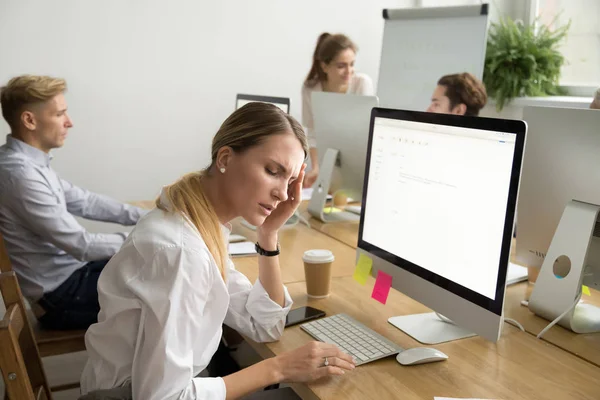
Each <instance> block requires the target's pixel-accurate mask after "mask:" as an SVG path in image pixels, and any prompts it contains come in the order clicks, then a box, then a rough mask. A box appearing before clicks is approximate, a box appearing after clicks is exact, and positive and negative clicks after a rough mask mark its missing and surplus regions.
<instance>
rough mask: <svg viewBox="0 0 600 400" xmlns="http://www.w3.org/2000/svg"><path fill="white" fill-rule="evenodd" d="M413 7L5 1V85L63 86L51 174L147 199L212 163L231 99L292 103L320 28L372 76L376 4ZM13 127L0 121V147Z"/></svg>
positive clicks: (377, 0) (272, 1)
mask: <svg viewBox="0 0 600 400" xmlns="http://www.w3.org/2000/svg"><path fill="white" fill-rule="evenodd" d="M412 4H413V1H412V0H370V1H368V2H367V1H364V0H328V1H319V0H302V1H282V0H255V1H246V0H222V1H210V2H209V1H198V0H170V1H168V2H167V1H157V0H102V1H100V0H93V1H92V0H89V1H80V0H52V1H45V0H38V1H34V0H1V1H0V82H2V83H5V82H6V81H7V80H8V79H9V78H10V77H12V76H15V75H19V74H23V73H33V74H49V75H55V76H60V77H64V78H66V79H67V82H68V85H69V91H68V94H67V101H68V103H69V113H70V115H71V117H72V118H73V120H74V123H75V126H74V128H73V129H71V131H70V132H71V134H70V136H69V137H68V139H67V142H66V145H65V146H64V148H63V149H61V150H58V151H56V152H55V156H56V157H55V159H54V161H53V166H54V168H55V169H56V170H57V171H58V173H59V174H60V175H61V176H63V177H64V178H66V179H69V180H71V181H72V182H74V183H76V184H79V185H81V186H84V187H86V188H88V189H90V190H94V191H97V192H101V193H105V194H108V195H110V196H113V197H115V198H117V199H120V200H133V199H148V198H152V197H153V196H154V195H155V194H156V193H157V191H158V190H159V189H160V187H161V186H162V185H165V184H167V183H170V182H171V181H173V180H174V179H176V178H177V177H179V176H180V175H182V174H183V173H186V172H189V171H192V170H196V169H199V168H202V167H204V166H206V165H207V164H208V163H209V162H210V142H211V139H212V137H213V135H214V133H215V132H216V130H217V129H218V127H219V125H220V123H221V122H222V121H223V120H224V119H225V118H226V117H227V116H228V115H229V114H230V113H231V112H232V111H233V107H234V100H235V95H236V93H238V92H245V93H253V94H265V95H273V96H289V97H291V98H292V102H293V104H292V114H293V115H294V116H295V117H297V118H299V117H300V104H301V102H300V87H301V84H302V81H303V79H304V77H305V75H306V73H307V72H308V69H309V66H310V62H311V56H312V51H313V46H314V44H315V42H316V39H317V36H318V35H319V34H320V33H321V32H322V31H330V32H344V33H346V34H348V35H349V36H350V37H351V38H352V39H353V40H354V41H355V42H356V43H357V44H358V46H359V47H360V51H359V53H358V56H357V70H359V71H362V72H365V73H367V74H368V75H370V76H371V77H372V78H373V79H374V80H375V81H376V79H377V72H378V68H379V53H380V50H381V40H382V33H383V19H382V9H383V8H397V7H401V6H410V5H412ZM8 132H9V128H8V126H7V125H6V124H5V123H4V121H2V123H1V124H0V133H2V138H1V139H0V144H2V143H4V141H5V139H4V137H3V134H4V133H8Z"/></svg>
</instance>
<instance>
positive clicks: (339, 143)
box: [308, 92, 378, 222]
mask: <svg viewBox="0 0 600 400" xmlns="http://www.w3.org/2000/svg"><path fill="white" fill-rule="evenodd" d="M377 104H378V99H377V97H375V96H357V95H348V94H340V93H327V92H313V94H312V106H313V118H314V129H315V134H316V136H317V150H318V154H319V158H320V161H321V162H320V165H319V177H318V178H317V180H316V181H315V183H314V184H313V188H314V190H313V195H312V197H311V200H310V203H309V206H308V210H309V212H310V214H311V215H313V216H314V217H316V218H319V219H321V220H322V221H324V222H332V221H342V220H343V221H347V220H355V221H358V219H359V214H360V211H358V213H356V212H343V211H342V212H326V211H327V209H325V210H326V211H325V212H324V211H323V210H324V206H325V202H326V196H327V193H328V192H341V193H343V194H345V195H346V196H347V197H350V198H353V199H356V200H358V199H360V198H361V197H362V188H363V183H364V174H365V160H366V157H367V141H368V137H369V121H370V118H371V110H372V109H373V107H377Z"/></svg>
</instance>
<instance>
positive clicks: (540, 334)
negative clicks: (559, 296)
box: [537, 292, 581, 339]
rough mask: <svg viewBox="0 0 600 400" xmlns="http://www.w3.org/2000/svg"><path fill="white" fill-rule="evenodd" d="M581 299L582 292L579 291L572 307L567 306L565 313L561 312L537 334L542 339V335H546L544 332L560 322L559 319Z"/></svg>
mask: <svg viewBox="0 0 600 400" xmlns="http://www.w3.org/2000/svg"><path fill="white" fill-rule="evenodd" d="M579 300H581V292H579V294H578V295H577V297H576V298H575V301H574V302H573V304H572V305H571V307H569V308H567V309H566V310H565V312H564V313H562V314H560V315H559V316H558V317H556V319H555V320H554V321H552V322H550V323H549V324H548V326H546V327H545V328H544V329H542V331H541V332H540V333H539V334H538V335H537V338H538V339H541V338H542V336H543V335H544V333H546V332H548V330H549V329H550V328H552V327H553V326H554V325H556V324H557V323H558V321H560V320H561V319H562V318H563V317H564V316H565V315H567V314H568V313H569V312H570V311H571V310H572V309H574V308H575V306H576V305H577V303H579Z"/></svg>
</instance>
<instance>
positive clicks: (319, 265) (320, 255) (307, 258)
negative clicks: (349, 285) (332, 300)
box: [302, 249, 335, 299]
mask: <svg viewBox="0 0 600 400" xmlns="http://www.w3.org/2000/svg"><path fill="white" fill-rule="evenodd" d="M334 259H335V257H334V256H333V253H332V252H331V251H329V250H321V249H314V250H307V251H305V252H304V255H303V256H302V260H303V261H304V275H305V277H306V294H308V297H312V298H316V299H322V298H324V297H327V296H329V290H330V288H331V264H332V263H333V260H334Z"/></svg>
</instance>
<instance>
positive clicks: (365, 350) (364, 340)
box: [300, 314, 404, 365]
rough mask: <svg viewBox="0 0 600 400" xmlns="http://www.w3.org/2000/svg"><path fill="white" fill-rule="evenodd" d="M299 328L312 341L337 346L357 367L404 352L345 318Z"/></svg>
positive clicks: (356, 322)
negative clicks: (309, 336) (310, 337)
mask: <svg viewBox="0 0 600 400" xmlns="http://www.w3.org/2000/svg"><path fill="white" fill-rule="evenodd" d="M300 327H301V328H302V329H303V330H304V331H306V332H307V333H308V334H309V335H311V336H312V337H314V338H315V339H317V340H320V341H321V342H325V343H332V344H335V345H336V346H338V347H339V348H340V349H341V350H342V351H343V352H345V353H347V354H349V355H351V356H352V357H353V358H354V361H355V362H356V365H361V364H365V363H368V362H371V361H375V360H378V359H380V358H384V357H388V356H391V355H394V354H398V353H399V352H401V351H402V350H404V349H403V348H402V347H400V346H398V345H397V344H395V343H393V342H391V341H389V340H388V339H386V338H385V337H383V336H381V335H380V334H378V333H377V332H375V331H373V330H372V329H370V328H367V327H366V326H364V325H363V324H361V323H360V322H358V321H356V320H355V319H353V318H351V317H349V316H347V315H346V314H336V315H332V316H331V317H327V318H320V319H317V320H315V321H311V322H307V323H305V324H302V325H300Z"/></svg>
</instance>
